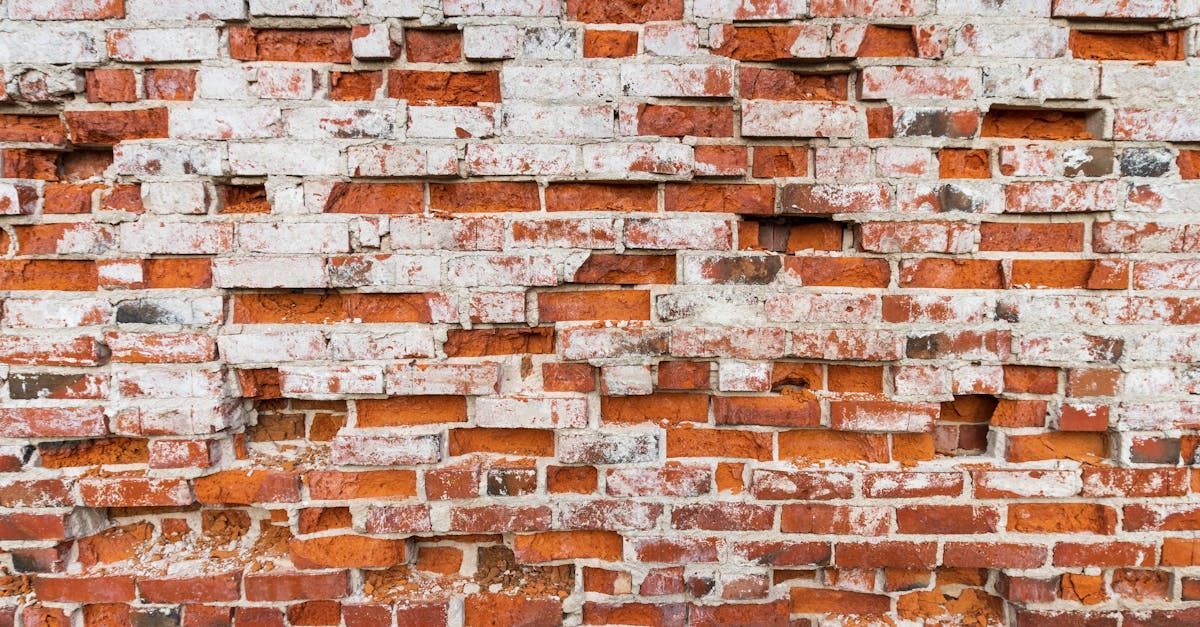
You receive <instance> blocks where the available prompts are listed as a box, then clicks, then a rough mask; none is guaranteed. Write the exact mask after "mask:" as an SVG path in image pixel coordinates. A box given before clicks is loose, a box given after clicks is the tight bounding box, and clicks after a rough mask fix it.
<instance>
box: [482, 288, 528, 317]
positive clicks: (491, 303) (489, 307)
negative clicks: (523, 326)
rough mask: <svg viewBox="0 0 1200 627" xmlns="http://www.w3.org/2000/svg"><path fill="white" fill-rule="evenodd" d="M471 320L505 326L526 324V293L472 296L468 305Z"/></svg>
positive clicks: (483, 293)
mask: <svg viewBox="0 0 1200 627" xmlns="http://www.w3.org/2000/svg"><path fill="white" fill-rule="evenodd" d="M468 307H469V310H468V311H469V313H470V316H471V320H473V321H476V322H483V323H492V324H503V323H506V322H525V293H524V292H480V293H476V294H471V300H470V303H469V305H468Z"/></svg>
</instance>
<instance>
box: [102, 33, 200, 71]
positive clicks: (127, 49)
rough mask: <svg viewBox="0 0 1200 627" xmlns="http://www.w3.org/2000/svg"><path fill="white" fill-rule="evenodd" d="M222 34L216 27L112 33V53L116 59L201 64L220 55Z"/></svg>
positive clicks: (110, 35)
mask: <svg viewBox="0 0 1200 627" xmlns="http://www.w3.org/2000/svg"><path fill="white" fill-rule="evenodd" d="M220 43H221V38H220V33H219V32H218V31H217V29H215V28H142V29H119V30H111V31H108V52H109V54H110V55H112V57H113V58H114V59H118V60H120V61H131V62H134V63H146V62H150V61H156V62H161V61H201V60H205V59H216V58H217V57H219V56H220Z"/></svg>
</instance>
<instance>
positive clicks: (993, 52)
mask: <svg viewBox="0 0 1200 627" xmlns="http://www.w3.org/2000/svg"><path fill="white" fill-rule="evenodd" d="M1069 32H1070V29H1068V28H1066V27H1063V26H1045V25H1035V24H1020V25H1017V24H992V23H988V24H984V23H977V24H968V25H966V26H964V27H962V28H960V29H959V30H958V35H957V38H956V44H955V47H954V52H955V54H957V55H960V56H970V57H1010V58H1011V57H1016V58H1044V59H1051V58H1055V57H1061V56H1064V55H1065V54H1066V53H1067V34H1068V33H1069Z"/></svg>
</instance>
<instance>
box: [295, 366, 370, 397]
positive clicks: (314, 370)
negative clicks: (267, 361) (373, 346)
mask: <svg viewBox="0 0 1200 627" xmlns="http://www.w3.org/2000/svg"><path fill="white" fill-rule="evenodd" d="M279 375H280V385H279V388H280V391H281V392H283V393H284V394H285V395H287V396H288V397H291V398H340V397H341V396H342V395H345V394H382V393H383V367H382V366H361V365H360V366H329V365H324V366H283V367H281V368H280V369H279Z"/></svg>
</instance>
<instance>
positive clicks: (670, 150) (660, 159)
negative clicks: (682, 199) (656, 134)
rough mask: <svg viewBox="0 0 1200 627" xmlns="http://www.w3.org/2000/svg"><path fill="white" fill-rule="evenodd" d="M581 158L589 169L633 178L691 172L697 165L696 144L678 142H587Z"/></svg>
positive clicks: (584, 167) (592, 172)
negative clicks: (694, 148) (692, 145)
mask: <svg viewBox="0 0 1200 627" xmlns="http://www.w3.org/2000/svg"><path fill="white" fill-rule="evenodd" d="M581 158H582V160H583V169H584V171H585V172H588V173H591V174H598V175H604V176H629V177H630V178H638V177H641V178H646V177H648V176H650V175H654V174H664V175H671V174H689V173H691V172H692V170H693V168H694V165H695V155H694V153H693V149H692V147H691V146H688V145H686V144H676V143H648V142H646V143H643V142H639V143H615V142H614V143H603V144H587V145H585V146H583V148H582V157H581Z"/></svg>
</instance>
